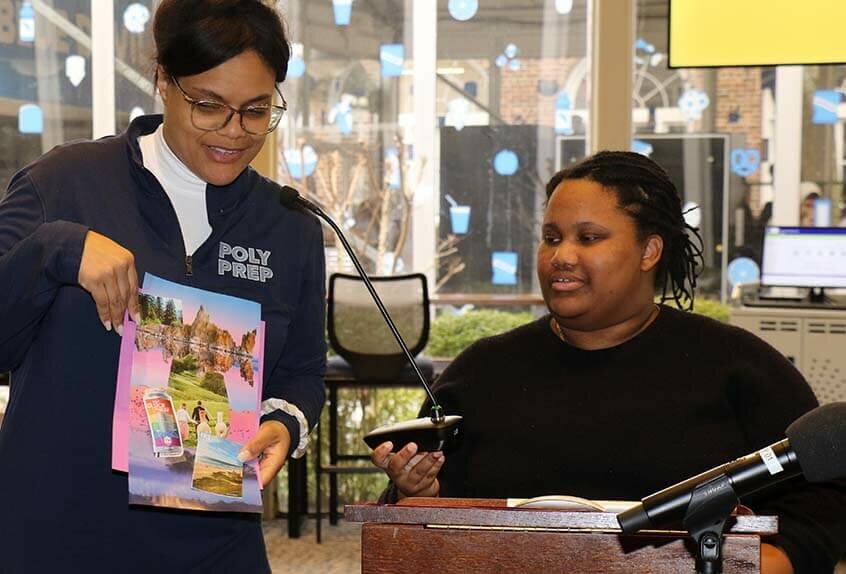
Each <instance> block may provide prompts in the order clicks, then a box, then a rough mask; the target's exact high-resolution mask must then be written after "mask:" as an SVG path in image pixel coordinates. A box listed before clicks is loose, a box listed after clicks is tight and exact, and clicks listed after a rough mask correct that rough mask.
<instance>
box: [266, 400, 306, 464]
mask: <svg viewBox="0 0 846 574" xmlns="http://www.w3.org/2000/svg"><path fill="white" fill-rule="evenodd" d="M273 411H282V412H283V413H287V414H289V415H291V416H292V417H294V418H295V419H297V422H298V423H300V436H299V441H300V442H299V444H297V448H296V449H295V450H294V452H293V453H291V458H301V457H302V456H303V455H304V454H305V451H306V448H307V447H308V421H307V420H306V418H305V415H304V414H303V411H301V410H300V409H299V408H297V406H296V405H294V404H292V403H289V402H288V401H285V400H283V399H276V398H271V399H267V400H266V401H262V403H261V414H262V416H264V415H269V414H270V413H272V412H273ZM291 440H294V437H291Z"/></svg>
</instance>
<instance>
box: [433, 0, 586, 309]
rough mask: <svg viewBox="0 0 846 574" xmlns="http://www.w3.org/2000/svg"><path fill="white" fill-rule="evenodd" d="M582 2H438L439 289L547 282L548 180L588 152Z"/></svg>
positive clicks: (479, 290)
mask: <svg viewBox="0 0 846 574" xmlns="http://www.w3.org/2000/svg"><path fill="white" fill-rule="evenodd" d="M586 4H587V3H586V2H585V1H584V0H582V1H576V2H560V1H559V2H551V1H548V2H540V3H533V4H532V5H531V6H529V5H526V4H525V3H516V2H506V1H499V2H484V3H481V2H479V3H478V5H477V3H475V2H447V1H445V0H441V1H439V2H438V7H439V10H438V83H437V105H438V118H439V120H440V122H439V124H440V130H439V132H440V133H439V136H440V138H439V139H440V154H441V159H440V165H439V172H440V177H439V185H440V193H439V195H440V206H439V207H440V217H439V223H438V252H439V254H440V255H441V257H440V262H439V267H438V273H437V280H438V287H439V289H440V291H441V292H442V293H464V294H470V295H469V296H470V298H472V297H473V296H474V294H489V293H500V294H503V293H509V294H513V293H531V292H535V293H537V292H538V291H539V287H538V285H537V279H536V274H535V250H536V248H537V243H538V239H539V236H540V233H539V228H540V221H541V219H542V216H543V207H544V202H545V200H546V195H545V191H544V186H545V183H546V181H547V180H548V179H549V177H550V176H551V175H552V174H553V173H554V172H555V171H557V170H558V169H560V168H562V167H564V166H565V165H566V164H567V163H570V162H572V161H575V160H576V159H579V158H581V157H583V156H584V137H585V131H586V123H587V120H588V118H587V103H586V89H587V74H588V71H587V70H588V66H587V54H588V47H587V26H586V20H587V5H586ZM474 8H475V9H474ZM471 14H472V15H471ZM574 142H575V143H574ZM468 301H469V300H468ZM469 302H471V301H469Z"/></svg>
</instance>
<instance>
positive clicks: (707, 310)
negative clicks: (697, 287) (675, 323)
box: [664, 297, 729, 323]
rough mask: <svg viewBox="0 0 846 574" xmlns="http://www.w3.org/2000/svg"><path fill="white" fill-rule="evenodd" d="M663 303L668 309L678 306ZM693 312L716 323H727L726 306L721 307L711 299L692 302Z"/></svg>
mask: <svg viewBox="0 0 846 574" xmlns="http://www.w3.org/2000/svg"><path fill="white" fill-rule="evenodd" d="M664 303H665V304H666V305H668V306H670V307H678V305H676V304H675V302H674V301H672V300H670V301H665V302H664ZM693 312H694V313H698V314H699V315H705V316H706V317H711V318H712V319H716V320H717V321H722V322H723V323H728V322H729V308H728V306H727V305H723V304H722V303H720V302H719V301H714V300H713V299H705V298H703V297H697V298H696V299H694V300H693Z"/></svg>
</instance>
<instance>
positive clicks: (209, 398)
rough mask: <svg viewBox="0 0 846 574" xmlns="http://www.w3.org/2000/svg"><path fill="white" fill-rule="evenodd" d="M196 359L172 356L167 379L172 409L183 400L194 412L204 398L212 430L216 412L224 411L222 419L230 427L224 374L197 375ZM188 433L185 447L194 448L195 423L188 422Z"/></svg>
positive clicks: (204, 405)
mask: <svg viewBox="0 0 846 574" xmlns="http://www.w3.org/2000/svg"><path fill="white" fill-rule="evenodd" d="M196 364H197V360H196V358H195V357H194V356H193V355H186V356H185V357H183V358H181V359H174V360H173V366H172V367H171V372H170V378H169V379H168V393H169V394H170V396H171V398H172V399H173V408H174V409H176V410H179V407H180V406H182V403H185V408H186V409H187V410H188V414H191V413H193V412H194V407H195V406H197V401H198V400H199V401H203V407H204V408H205V409H206V412H207V413H208V417H209V421H208V422H209V426H210V427H211V430H212V433H214V427H215V424H217V413H218V412H223V422H225V423H226V425H227V426H229V401H228V400H227V397H226V385H225V383H224V381H223V374H221V373H216V372H213V371H208V372H206V373H205V375H203V376H200V375H199V369H198V368H197V366H196ZM188 429H189V436H188V438H187V439H186V440H185V444H184V446H186V447H190V448H196V446H197V425H196V424H194V423H188Z"/></svg>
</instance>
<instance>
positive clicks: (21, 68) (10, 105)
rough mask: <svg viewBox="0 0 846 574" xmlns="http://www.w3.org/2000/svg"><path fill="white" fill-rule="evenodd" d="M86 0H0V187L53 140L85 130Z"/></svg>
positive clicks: (88, 27)
mask: <svg viewBox="0 0 846 574" xmlns="http://www.w3.org/2000/svg"><path fill="white" fill-rule="evenodd" d="M90 4H91V3H90V0H63V1H61V2H54V3H52V6H49V5H47V4H46V3H43V4H42V3H37V6H38V8H36V4H33V3H31V2H25V1H24V2H20V1H12V0H0V195H2V194H4V193H5V190H6V187H7V186H8V184H9V180H10V179H11V177H12V175H13V174H14V173H15V172H16V171H18V170H19V169H20V168H22V167H23V166H25V165H26V164H28V163H30V162H32V161H33V160H35V159H37V158H38V157H39V156H40V155H41V154H43V153H44V152H46V151H49V150H50V149H51V148H53V147H54V146H56V145H59V144H61V143H64V142H66V141H69V140H73V139H80V138H87V137H91V129H92V127H91V52H90V50H89V49H88V48H87V47H85V46H83V45H81V44H80V43H79V42H77V40H75V39H74V37H75V36H78V33H79V32H82V34H84V35H85V36H90V34H91V17H90V11H91V6H90Z"/></svg>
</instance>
